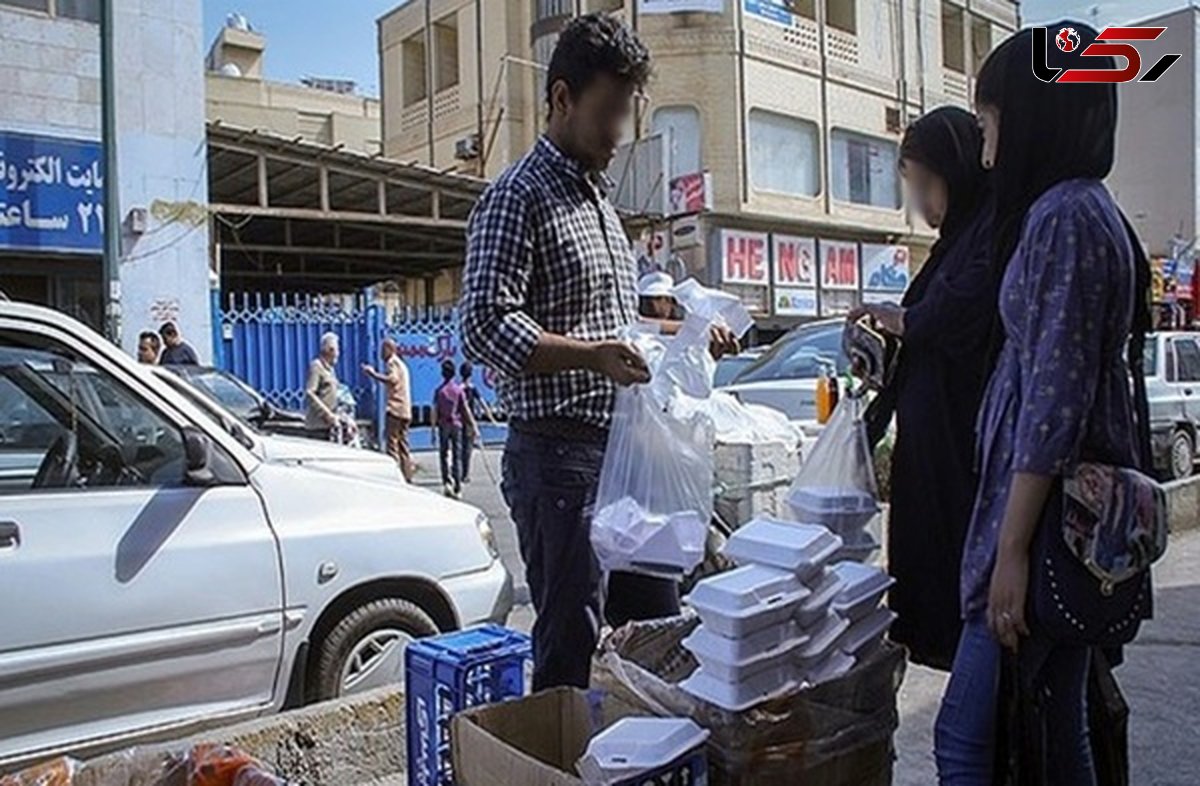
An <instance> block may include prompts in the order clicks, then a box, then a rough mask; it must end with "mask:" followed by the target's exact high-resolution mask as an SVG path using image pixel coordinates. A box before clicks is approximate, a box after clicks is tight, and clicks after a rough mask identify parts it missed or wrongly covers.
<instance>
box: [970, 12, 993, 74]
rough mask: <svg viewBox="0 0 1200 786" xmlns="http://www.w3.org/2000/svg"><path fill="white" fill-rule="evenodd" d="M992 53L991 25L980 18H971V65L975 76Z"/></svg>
mask: <svg viewBox="0 0 1200 786" xmlns="http://www.w3.org/2000/svg"><path fill="white" fill-rule="evenodd" d="M991 51H992V23H991V22H989V21H988V20H986V19H984V18H983V17H982V16H972V17H971V63H972V70H974V72H975V73H976V74H978V73H979V69H981V68H983V61H984V60H987V56H988V55H989V54H991Z"/></svg>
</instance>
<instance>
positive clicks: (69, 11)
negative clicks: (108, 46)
mask: <svg viewBox="0 0 1200 786" xmlns="http://www.w3.org/2000/svg"><path fill="white" fill-rule="evenodd" d="M54 14H55V16H62V17H66V18H67V19H78V20H80V21H82V22H96V23H97V24H99V22H100V0H54Z"/></svg>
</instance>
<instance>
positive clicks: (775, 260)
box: [771, 235, 817, 287]
mask: <svg viewBox="0 0 1200 786" xmlns="http://www.w3.org/2000/svg"><path fill="white" fill-rule="evenodd" d="M771 262H772V267H773V268H774V271H775V286H777V287H815V286H816V285H817V241H816V240H814V239H813V238H811V237H793V236H791V235H771Z"/></svg>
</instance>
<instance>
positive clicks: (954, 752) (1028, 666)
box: [934, 617, 1096, 786]
mask: <svg viewBox="0 0 1200 786" xmlns="http://www.w3.org/2000/svg"><path fill="white" fill-rule="evenodd" d="M1020 658H1021V669H1022V674H1023V675H1029V677H1030V679H1032V680H1033V681H1034V683H1035V685H1036V687H1037V688H1039V689H1044V690H1047V691H1048V692H1049V697H1048V701H1047V705H1046V713H1047V716H1046V728H1047V734H1048V738H1047V740H1046V748H1047V750H1048V751H1049V752H1050V755H1049V757H1048V759H1049V762H1048V763H1049V768H1048V769H1049V775H1050V782H1051V783H1052V784H1061V786H1095V783H1096V774H1095V768H1094V766H1093V764H1092V751H1091V744H1090V742H1089V740H1088V725H1087V677H1088V651H1087V649H1086V648H1083V647H1065V646H1055V645H1052V644H1050V643H1048V642H1045V641H1039V640H1037V639H1023V640H1022V642H1021V652H1020ZM1000 659H1001V648H1000V644H999V642H997V641H996V639H995V637H993V636H992V633H991V631H990V630H988V626H987V621H986V620H985V619H984V618H983V617H978V618H973V619H970V620H968V621H967V623H966V624H965V625H964V626H963V632H962V638H961V639H960V640H959V643H958V653H957V655H955V658H954V669H953V671H952V672H951V674H950V683H949V684H948V685H947V686H946V695H945V697H943V699H942V707H941V710H940V711H939V712H938V717H937V725H936V728H935V730H934V737H935V741H934V751H935V754H936V757H937V768H938V782H939V783H940V784H941V786H992V780H993V770H994V767H995V758H996V745H995V740H996V713H997V710H998V708H999V702H998V695H997V694H998V692H999V682H1000Z"/></svg>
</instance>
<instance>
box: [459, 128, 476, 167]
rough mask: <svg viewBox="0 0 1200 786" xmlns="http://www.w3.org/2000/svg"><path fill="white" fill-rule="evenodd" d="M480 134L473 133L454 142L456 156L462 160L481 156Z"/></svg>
mask: <svg viewBox="0 0 1200 786" xmlns="http://www.w3.org/2000/svg"><path fill="white" fill-rule="evenodd" d="M479 153H480V150H479V134H471V135H470V136H465V137H463V138H462V139H460V140H458V141H457V142H455V143H454V157H455V158H457V159H458V160H460V161H474V160H475V159H477V158H479Z"/></svg>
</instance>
